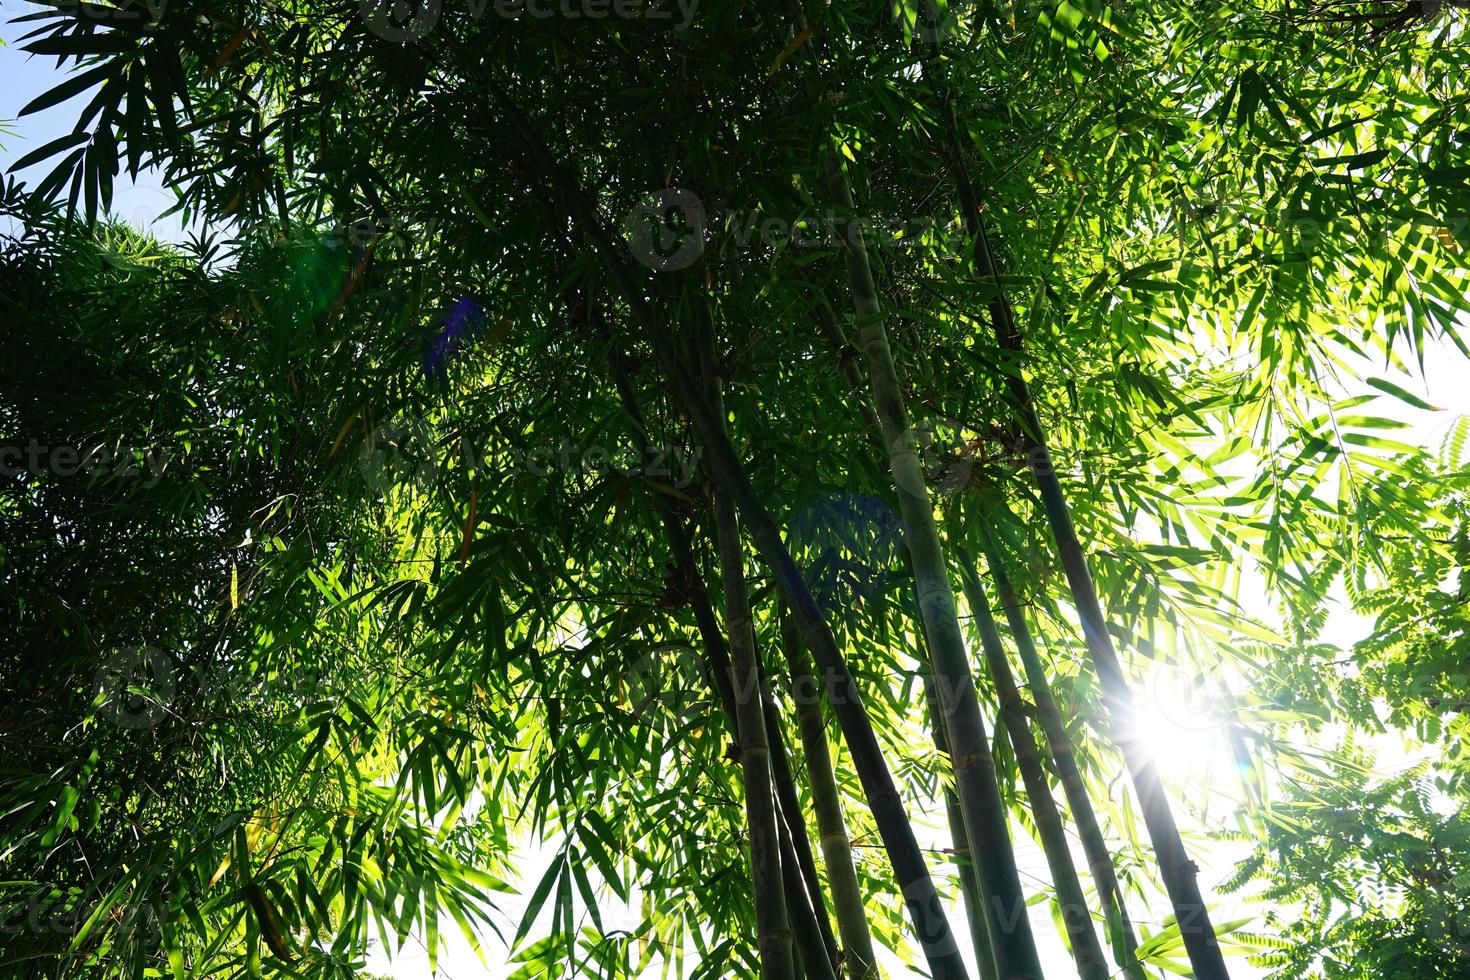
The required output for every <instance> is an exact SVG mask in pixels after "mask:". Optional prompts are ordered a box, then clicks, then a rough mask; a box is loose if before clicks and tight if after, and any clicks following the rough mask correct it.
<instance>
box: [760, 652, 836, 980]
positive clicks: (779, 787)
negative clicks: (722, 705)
mask: <svg viewBox="0 0 1470 980" xmlns="http://www.w3.org/2000/svg"><path fill="white" fill-rule="evenodd" d="M761 706H762V707H763V708H764V710H765V718H766V740H767V741H768V742H769V743H770V745H771V772H772V774H773V775H774V776H775V780H776V782H775V786H776V804H777V806H778V808H779V813H780V815H781V817H782V823H781V832H782V834H783V837H782V854H783V857H782V860H783V861H785V860H787V858H786V857H785V856H784V855H785V854H786V849H787V847H788V845H789V847H790V860H791V861H792V866H793V867H794V868H796V870H797V871H798V872H799V873H800V878H799V879H798V883H799V884H801V885H803V886H804V888H803V890H804V891H805V893H806V899H807V901H804V902H800V903H798V904H799V905H800V908H797V909H796V910H795V911H794V912H793V913H792V916H791V919H792V926H793V927H794V928H796V929H797V934H798V939H800V938H801V930H802V927H803V923H805V924H806V925H809V926H810V928H811V929H812V931H813V932H814V933H815V935H816V937H817V940H818V942H819V944H820V945H819V946H818V947H817V949H816V950H815V951H813V950H810V949H808V947H807V946H806V945H803V944H801V943H798V951H799V952H801V954H802V958H803V959H804V960H806V961H808V962H809V963H812V962H815V960H814V957H815V953H816V952H820V954H821V957H820V959H821V962H819V963H816V964H815V965H814V966H809V968H808V971H807V972H809V973H812V974H813V975H816V976H830V977H832V980H836V972H837V969H836V965H837V963H838V962H839V961H840V956H839V953H838V949H837V937H836V936H834V935H833V934H832V922H831V920H830V919H828V918H827V905H826V902H825V901H824V900H823V896H822V888H821V884H820V882H819V880H818V878H817V864H816V856H815V855H814V854H813V853H812V849H811V844H810V842H809V841H808V840H807V832H806V818H805V816H804V815H803V813H802V810H801V800H800V798H799V797H798V796H797V795H796V779H795V777H794V776H793V775H792V772H791V760H790V758H789V757H788V756H787V754H786V751H785V736H784V734H783V733H782V731H781V720H780V715H779V713H778V712H777V709H776V699H775V696H774V694H772V692H771V685H770V683H769V680H768V679H767V678H766V676H765V674H764V670H763V671H762V676H761Z"/></svg>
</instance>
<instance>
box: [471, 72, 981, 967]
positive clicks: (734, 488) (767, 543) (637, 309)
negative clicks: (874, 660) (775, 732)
mask: <svg viewBox="0 0 1470 980" xmlns="http://www.w3.org/2000/svg"><path fill="white" fill-rule="evenodd" d="M486 87H487V89H488V90H489V91H490V92H491V93H492V95H493V96H494V98H495V100H496V102H497V104H498V105H499V107H500V109H501V111H502V112H503V113H504V114H505V116H506V118H507V119H508V120H509V121H510V123H511V125H512V128H513V129H514V131H515V132H516V134H517V136H518V138H519V139H520V141H521V142H522V144H523V146H524V148H525V149H526V151H527V153H528V154H529V156H530V157H531V159H532V162H533V163H534V164H535V165H536V166H537V167H538V169H539V170H540V171H541V172H543V173H546V174H547V175H548V177H549V179H550V181H551V183H552V186H553V188H554V190H555V191H556V194H557V196H558V197H559V198H560V200H561V203H562V205H563V206H564V207H565V208H566V210H567V212H568V214H569V216H570V217H571V219H572V222H573V226H574V228H575V230H576V233H577V234H578V235H579V236H580V237H581V238H583V239H584V240H585V241H586V242H588V243H589V244H590V245H591V246H592V247H593V248H594V249H595V250H596V251H597V252H598V254H599V255H600V256H601V258H602V260H603V263H604V265H605V267H606V268H607V271H608V274H609V276H610V277H611V278H612V280H613V284H614V285H615V286H616V288H617V291H618V294H619V295H620V296H621V297H622V299H623V301H624V302H625V303H626V304H627V305H628V308H629V310H630V312H631V313H632V315H633V318H634V320H635V321H636V322H637V323H638V325H639V327H640V328H641V329H642V331H643V334H644V336H645V338H646V339H647V340H648V342H649V346H651V347H652V348H653V351H654V354H655V356H656V357H657V358H658V360H659V363H660V365H661V366H662V367H663V369H664V371H665V372H666V373H667V375H668V377H669V379H670V381H672V382H673V385H674V389H675V391H676V393H677V394H678V396H679V398H680V400H681V401H682V402H683V403H684V407H685V410H686V411H687V412H688V413H689V416H690V418H691V420H692V421H693V422H694V425H695V427H696V428H697V429H698V430H699V434H700V438H701V439H702V440H703V442H704V445H705V449H706V451H707V455H708V458H709V461H710V467H711V472H712V474H713V476H714V478H715V479H716V480H719V481H721V482H723V483H724V484H725V485H726V487H727V490H728V492H729V494H730V496H731V497H732V498H733V499H734V502H735V505H736V507H737V508H738V509H739V511H740V514H741V516H742V517H743V519H744V522H745V527H746V529H747V530H748V531H749V533H750V536H751V539H752V540H753V541H754V543H755V545H756V548H757V551H758V552H759V553H760V556H761V558H762V560H763V561H764V562H765V563H766V565H767V566H768V567H769V568H770V569H771V571H772V573H773V576H774V578H775V581H776V585H777V586H778V587H779V589H780V590H781V594H782V595H783V596H784V597H785V598H786V601H787V602H788V603H789V604H790V606H791V609H792V611H793V613H794V614H795V616H796V620H797V623H798V625H799V626H800V630H801V634H802V639H803V640H804V641H805V642H806V645H807V648H808V649H809V650H811V652H812V656H813V658H814V659H815V660H816V662H817V666H818V667H820V668H821V671H822V681H823V683H824V684H825V685H826V687H827V696H828V700H829V702H830V703H831V705H832V710H833V713H834V714H835V715H836V717H837V723H838V726H839V727H840V728H841V729H842V735H843V738H844V739H845V740H846V742H847V747H848V752H849V753H850V754H851V756H852V760H853V767H854V768H855V769H856V771H857V774H858V778H859V779H860V780H861V781H862V784H863V792H864V794H865V795H866V796H867V799H868V806H869V808H870V809H871V810H872V812H873V819H874V821H875V822H876V823H877V825H878V832H879V834H880V835H881V836H882V838H883V844H884V847H885V849H886V850H887V852H888V859H889V862H890V863H891V864H892V866H893V872H894V875H895V877H896V878H897V881H898V884H899V887H900V888H901V889H902V891H903V895H904V899H905V903H906V905H907V906H908V911H909V919H910V922H911V923H912V925H913V928H914V933H915V937H916V938H917V939H918V942H919V949H920V951H921V952H922V954H923V955H924V958H925V961H926V962H927V964H928V966H929V969H930V972H931V974H932V975H933V976H934V977H935V978H936V980H949V978H956V980H958V978H962V977H967V976H968V973H967V971H966V970H965V964H964V960H963V959H962V958H961V957H960V955H959V948H958V947H957V946H956V944H955V941H954V933H953V932H952V930H951V929H950V927H949V920H948V918H946V916H945V914H944V907H943V905H942V904H941V903H940V901H939V892H938V890H937V889H936V888H935V887H934V880H933V879H932V878H931V877H930V875H929V868H928V865H927V864H926V862H925V860H924V854H923V851H921V850H920V849H919V842H918V839H917V838H916V837H915V836H914V828H913V825H912V824H910V823H909V819H908V815H907V814H906V813H905V812H904V808H903V798H902V797H901V796H900V794H899V792H898V786H897V784H895V783H894V781H893V774H892V772H891V771H890V770H889V768H888V763H887V762H886V761H885V760H884V758H883V750H882V747H881V746H880V745H879V744H878V736H877V734H876V733H875V732H874V731H873V723H872V721H871V719H869V718H868V713H867V709H866V708H864V706H863V701H862V696H861V694H860V693H859V690H858V687H857V682H856V681H855V680H854V679H853V676H852V673H851V671H849V670H848V669H847V664H846V662H845V661H844V660H843V659H842V654H841V652H840V651H839V649H838V647H837V638H836V637H835V636H834V635H833V634H832V630H831V627H830V626H828V624H827V621H826V619H825V618H824V617H823V615H822V612H821V609H820V608H819V607H818V606H817V603H816V600H815V598H813V596H812V593H811V589H809V588H808V587H807V584H806V581H805V580H804V579H803V578H802V575H801V571H800V569H799V568H798V567H797V565H796V562H795V560H793V559H792V557H791V553H790V552H789V551H788V550H787V549H786V543H785V541H784V540H782V537H781V531H780V529H779V528H778V527H777V526H776V522H775V521H773V520H772V519H771V515H770V513H769V511H767V510H766V507H765V505H764V504H763V503H762V502H761V499H760V496H759V495H758V494H757V493H756V492H755V488H754V487H753V486H751V484H750V479H749V477H748V476H747V475H746V473H745V468H744V467H743V466H742V465H741V464H740V460H739V457H738V456H737V455H736V453H735V448H734V446H732V445H731V444H730V440H729V437H728V436H727V435H726V434H725V432H724V426H723V425H722V424H721V421H722V420H721V419H720V417H719V416H718V415H716V414H715V412H714V411H713V409H712V408H711V407H710V405H709V402H708V399H706V398H705V395H704V392H703V390H701V387H700V385H699V383H698V382H697V381H696V380H695V379H694V377H693V375H692V373H691V372H690V371H689V369H688V367H687V366H686V365H685V364H684V362H683V359H682V358H681V357H680V355H679V351H678V349H677V348H676V347H675V346H674V342H673V339H672V338H671V337H670V336H669V334H668V331H667V330H666V329H665V328H664V325H663V322H662V321H661V320H660V318H659V317H658V316H657V315H656V314H655V313H654V311H653V308H652V307H651V306H650V305H649V303H648V300H647V299H646V298H645V295H644V290H643V289H642V288H640V286H639V283H638V280H637V278H636V277H635V276H634V274H633V272H632V270H631V269H630V268H629V267H628V264H627V262H626V261H625V260H624V259H623V257H622V254H621V253H620V251H619V250H618V248H617V247H616V246H615V245H614V244H613V238H612V235H611V233H610V232H609V231H608V230H607V228H606V227H605V226H604V224H603V222H602V220H601V218H600V216H599V215H598V214H597V212H596V211H595V210H594V209H593V208H592V207H591V206H590V204H589V203H588V202H589V198H588V197H587V196H586V194H585V193H584V192H583V191H582V189H581V188H580V186H578V184H577V182H576V181H575V180H574V179H573V178H572V177H571V175H570V174H568V173H567V172H566V171H565V170H564V169H563V168H562V167H561V165H560V164H559V163H558V162H557V160H556V158H555V157H553V156H552V155H551V152H550V151H549V150H548V149H547V148H546V145H545V143H544V142H543V141H542V140H541V138H540V136H539V134H538V133H537V131H536V129H535V127H534V126H533V125H532V124H531V122H530V120H529V119H527V118H526V116H525V113H523V112H522V111H521V110H520V107H519V106H517V105H516V104H515V102H514V101H513V100H512V99H510V97H509V96H507V95H506V93H505V91H504V90H503V89H501V88H500V86H499V85H497V84H496V83H495V82H494V80H493V79H489V78H487V79H486Z"/></svg>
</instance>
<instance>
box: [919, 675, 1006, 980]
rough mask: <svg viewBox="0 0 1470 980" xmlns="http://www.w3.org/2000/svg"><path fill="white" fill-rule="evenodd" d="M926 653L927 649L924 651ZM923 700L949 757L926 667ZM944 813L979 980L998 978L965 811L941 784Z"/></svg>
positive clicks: (939, 743) (933, 730)
mask: <svg viewBox="0 0 1470 980" xmlns="http://www.w3.org/2000/svg"><path fill="white" fill-rule="evenodd" d="M926 656H927V651H926ZM922 676H923V679H924V700H925V702H926V703H927V704H928V706H929V731H930V736H931V737H932V738H933V740H934V748H935V749H937V750H938V751H939V753H940V754H941V755H943V756H944V757H945V758H949V736H948V735H946V734H945V732H944V709H943V708H941V707H940V706H939V693H938V692H937V691H935V690H934V679H933V677H932V676H931V675H930V673H929V671H928V670H925V671H923V675H922ZM944 812H945V816H946V817H947V818H948V820H949V838H950V841H951V846H950V851H951V854H952V855H953V858H954V864H955V871H956V873H957V874H958V875H959V879H960V898H961V900H962V901H963V902H964V904H965V921H966V923H967V924H968V925H969V927H970V942H971V944H972V945H973V946H974V947H975V965H976V967H977V968H978V969H979V971H980V980H1000V974H999V973H998V972H997V971H996V967H995V948H994V947H993V946H992V945H991V942H990V923H988V922H987V921H986V920H985V889H984V888H983V887H982V886H981V883H980V873H979V870H978V869H977V868H976V867H975V851H974V849H973V848H971V847H970V835H969V833H968V832H967V831H966V830H965V813H964V811H963V810H961V809H960V799H959V797H958V796H955V793H954V789H953V788H952V787H950V786H948V785H946V786H945V787H944Z"/></svg>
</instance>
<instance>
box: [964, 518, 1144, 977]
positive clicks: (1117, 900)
mask: <svg viewBox="0 0 1470 980" xmlns="http://www.w3.org/2000/svg"><path fill="white" fill-rule="evenodd" d="M985 559H986V564H988V565H989V566H990V577H991V579H993V580H994V582H995V591H996V593H997V595H998V597H999V599H1000V604H1001V608H1002V610H1004V612H1005V617H1006V622H1007V623H1008V624H1009V625H1010V628H1011V636H1012V637H1013V638H1014V639H1015V641H1016V650H1017V652H1019V653H1020V655H1021V666H1022V668H1023V669H1024V670H1025V671H1026V686H1027V688H1028V689H1029V690H1030V691H1031V697H1032V700H1033V701H1035V702H1036V716H1037V721H1038V722H1039V723H1040V725H1041V731H1042V733H1043V734H1044V735H1045V736H1046V741H1047V747H1048V748H1049V749H1050V750H1051V758H1052V764H1053V766H1055V768H1056V772H1057V781H1058V782H1060V783H1061V784H1062V792H1063V793H1065V794H1066V796H1067V807H1068V809H1069V810H1071V813H1072V820H1073V822H1074V823H1076V825H1077V836H1078V837H1079V838H1080V839H1081V841H1082V853H1083V854H1085V855H1086V856H1087V869H1088V871H1089V872H1090V873H1091V875H1092V880H1093V882H1095V883H1096V885H1097V891H1098V894H1099V895H1100V896H1101V897H1102V901H1103V909H1104V912H1105V913H1106V918H1107V921H1108V928H1109V930H1110V931H1111V933H1112V938H1113V947H1114V954H1115V959H1116V961H1117V963H1118V965H1119V966H1120V967H1122V968H1123V973H1124V975H1125V976H1126V977H1128V978H1129V980H1146V974H1145V973H1144V971H1143V967H1142V965H1141V964H1140V963H1139V962H1138V937H1137V936H1136V935H1135V934H1134V932H1133V921H1132V919H1131V918H1130V917H1129V915H1128V905H1127V903H1126V902H1125V901H1124V900H1123V889H1122V888H1121V887H1120V886H1119V884H1118V875H1117V872H1116V870H1115V869H1114V867H1113V858H1112V855H1111V854H1110V853H1109V852H1108V844H1107V840H1106V839H1105V838H1104V837H1103V833H1102V827H1101V826H1100V825H1099V824H1098V820H1097V813H1096V811H1094V810H1093V808H1092V799H1091V798H1090V797H1089V796H1088V794H1087V784H1086V782H1084V781H1083V779H1082V771H1081V770H1080V769H1079V768H1078V767H1077V758H1076V756H1075V755H1074V754H1073V752H1072V740H1071V739H1070V738H1069V737H1068V736H1067V726H1066V724H1065V723H1064V722H1063V721H1062V713H1061V710H1060V709H1059V708H1058V707H1057V701H1056V698H1054V697H1053V696H1052V693H1051V679H1050V678H1049V677H1048V676H1047V671H1046V666H1045V664H1043V663H1042V662H1041V656H1040V655H1039V654H1038V653H1037V651H1036V644H1035V643H1033V642H1032V640H1031V630H1030V627H1029V626H1028V625H1027V624H1026V616H1025V614H1024V613H1023V612H1022V610H1021V603H1020V601H1019V600H1018V599H1017V597H1016V590H1015V589H1014V588H1013V587H1012V586H1011V580H1010V577H1009V576H1008V575H1007V574H1006V570H1005V563H1004V562H1003V561H1002V560H1001V559H1000V557H999V556H998V554H997V553H996V551H995V549H994V548H993V547H991V546H990V545H989V544H988V543H987V547H986V554H985Z"/></svg>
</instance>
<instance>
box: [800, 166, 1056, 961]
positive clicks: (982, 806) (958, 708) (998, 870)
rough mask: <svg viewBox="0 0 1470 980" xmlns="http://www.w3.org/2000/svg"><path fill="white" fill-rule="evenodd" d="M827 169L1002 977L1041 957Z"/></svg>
mask: <svg viewBox="0 0 1470 980" xmlns="http://www.w3.org/2000/svg"><path fill="white" fill-rule="evenodd" d="M826 170H827V186H828V191H829V193H830V194H831V196H832V198H833V200H834V201H835V202H836V204H837V206H838V207H839V208H840V209H842V211H843V212H844V215H845V219H844V228H843V235H842V249H843V253H844V255H845V257H846V260H847V280H848V287H849V289H850V290H851V292H852V297H853V306H854V309H855V312H856V314H857V318H858V324H859V326H858V335H859V339H860V345H861V347H862V349H863V351H864V352H865V353H866V355H867V361H868V379H869V384H870V385H871V390H872V394H873V407H874V409H875V410H876V412H877V414H878V421H879V423H880V425H881V426H882V430H883V439H884V442H885V443H886V444H887V447H888V462H889V467H890V469H891V470H892V473H893V482H894V484H895V489H896V492H897V496H898V503H899V510H900V512H901V513H902V515H903V520H904V526H905V534H904V541H905V543H906V544H907V546H908V553H909V559H910V562H911V564H912V567H913V571H914V582H915V588H916V590H917V592H918V598H919V611H920V615H921V618H922V620H923V623H924V631H925V634H926V636H927V637H928V640H929V650H930V654H931V658H932V663H933V670H934V679H935V682H936V684H937V686H938V688H939V703H940V706H941V707H942V709H943V714H944V723H945V728H946V731H947V732H948V734H949V739H950V749H951V755H950V762H951V764H952V766H953V769H954V775H955V792H956V794H957V795H958V796H959V798H960V807H961V809H962V810H963V811H964V815H965V828H966V830H967V831H968V833H969V840H970V843H971V844H972V845H973V846H975V847H976V848H978V850H977V852H976V855H975V857H976V863H977V865H978V867H979V870H980V875H981V877H982V879H983V880H984V883H985V890H986V892H987V893H988V895H989V897H990V899H991V901H990V902H989V904H988V905H987V907H986V918H987V921H989V923H990V925H991V929H990V939H991V944H992V946H993V949H994V952H995V960H996V967H997V969H998V970H999V971H1000V973H1001V975H1002V976H1003V977H1006V978H1008V980H1010V978H1022V977H1026V978H1031V977H1035V978H1040V977H1041V976H1042V972H1041V960H1040V958H1039V957H1038V955H1037V952H1036V943H1035V940H1034V938H1033V937H1032V935H1031V923H1030V921H1029V920H1028V919H1027V917H1026V914H1025V909H1026V898H1025V894H1024V893H1023V892H1022V890H1021V879H1020V875H1019V874H1018V872H1017V870H1016V858H1015V854H1014V852H1013V851H1012V850H1011V847H1010V839H1009V835H1008V833H1007V828H1006V812H1005V804H1004V802H1003V801H1002V800H1001V797H1000V788H999V786H998V785H997V783H996V779H995V766H994V762H993V761H992V759H991V757H990V751H989V737H988V736H987V734H986V731H985V721H984V719H983V718H982V717H981V714H980V701H979V698H978V697H977V695H976V693H975V681H974V678H973V676H972V675H971V673H970V664H969V659H968V655H967V653H966V651H965V641H964V637H963V635H962V633H961V631H960V621H959V615H958V613H957V611H956V603H955V596H954V590H953V588H952V587H951V585H950V582H949V576H948V570H947V568H946V563H945V557H944V547H943V543H942V542H941V541H940V537H939V528H938V526H937V525H936V524H935V522H934V511H933V505H932V503H931V502H930V499H929V491H928V488H927V486H926V485H925V481H924V469H923V465H922V463H921V462H920V459H919V447H918V441H917V438H916V436H915V433H914V431H913V429H912V428H911V427H910V425H909V420H908V411H907V409H906V407H905V406H904V399H903V392H902V388H901V387H900V385H899V382H898V371H897V369H896V367H895V366H894V362H893V352H892V350H891V349H890V347H889V345H888V335H887V332H886V329H885V326H884V317H883V312H882V307H881V306H880V305H879V302H878V290H877V286H876V284H875V283H874V281H873V273H872V268H871V266H870V265H869V263H868V250H867V244H866V242H865V240H864V236H863V233H862V229H861V227H859V224H858V222H857V221H855V220H853V219H852V217H851V216H852V215H853V213H854V212H853V203H852V193H851V191H850V190H849V189H848V184H847V178H846V175H845V173H844V171H843V169H842V166H841V164H840V162H839V161H838V159H837V153H836V151H835V150H833V149H830V148H829V149H828V151H827V159H826Z"/></svg>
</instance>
